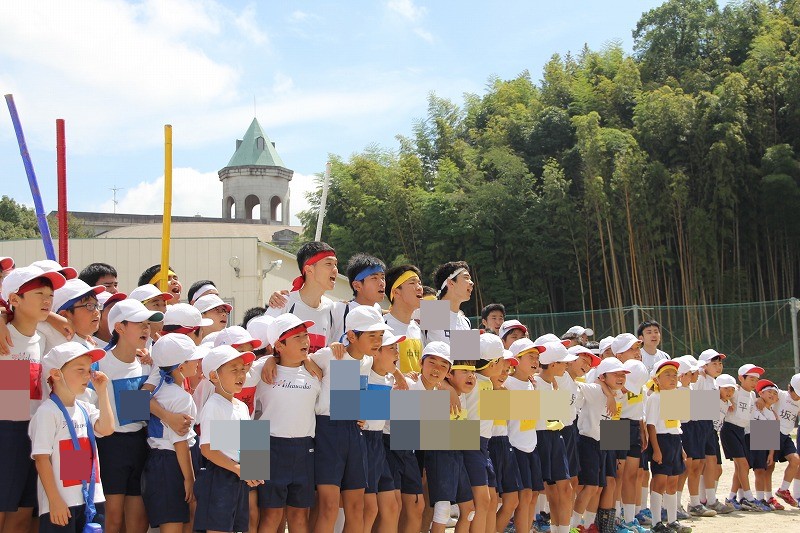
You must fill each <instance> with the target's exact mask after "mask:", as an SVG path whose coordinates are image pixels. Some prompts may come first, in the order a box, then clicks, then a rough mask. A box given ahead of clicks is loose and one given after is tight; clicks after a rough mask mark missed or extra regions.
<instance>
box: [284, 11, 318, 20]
mask: <svg viewBox="0 0 800 533" xmlns="http://www.w3.org/2000/svg"><path fill="white" fill-rule="evenodd" d="M312 17H313V15H311V14H310V13H306V12H305V11H300V10H299V9H298V10H297V11H292V14H291V15H289V21H290V22H305V21H307V20H309V19H310V18H312Z"/></svg>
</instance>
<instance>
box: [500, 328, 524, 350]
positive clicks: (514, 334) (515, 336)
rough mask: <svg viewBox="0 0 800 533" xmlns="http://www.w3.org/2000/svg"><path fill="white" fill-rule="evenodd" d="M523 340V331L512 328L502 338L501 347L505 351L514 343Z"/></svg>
mask: <svg viewBox="0 0 800 533" xmlns="http://www.w3.org/2000/svg"><path fill="white" fill-rule="evenodd" d="M524 338H525V331H524V330H523V329H522V328H514V329H512V330H511V331H509V332H508V333H506V336H505V337H503V346H504V347H505V349H506V350H508V347H509V346H511V345H512V344H513V343H514V341H516V340H519V339H524Z"/></svg>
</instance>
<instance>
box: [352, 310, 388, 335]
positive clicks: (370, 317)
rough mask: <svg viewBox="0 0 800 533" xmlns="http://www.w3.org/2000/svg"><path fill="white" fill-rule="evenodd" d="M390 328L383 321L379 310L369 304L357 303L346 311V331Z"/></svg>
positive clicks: (384, 329)
mask: <svg viewBox="0 0 800 533" xmlns="http://www.w3.org/2000/svg"><path fill="white" fill-rule="evenodd" d="M387 329H389V330H391V329H392V328H391V327H389V325H388V324H387V323H386V322H384V321H383V316H381V313H380V311H378V310H377V309H375V308H374V307H373V306H371V305H359V306H358V307H356V308H355V309H351V310H350V312H349V313H347V318H346V319H345V328H344V330H345V332H348V331H386V330H387Z"/></svg>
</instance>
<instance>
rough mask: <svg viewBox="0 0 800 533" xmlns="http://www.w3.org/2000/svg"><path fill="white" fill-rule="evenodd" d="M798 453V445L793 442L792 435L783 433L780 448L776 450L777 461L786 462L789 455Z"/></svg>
mask: <svg viewBox="0 0 800 533" xmlns="http://www.w3.org/2000/svg"><path fill="white" fill-rule="evenodd" d="M793 453H797V447H796V446H795V444H794V442H792V437H790V436H789V435H784V434H783V433H781V442H780V450H775V462H780V463H785V462H786V461H788V459H787V458H786V456H787V455H792V454H793Z"/></svg>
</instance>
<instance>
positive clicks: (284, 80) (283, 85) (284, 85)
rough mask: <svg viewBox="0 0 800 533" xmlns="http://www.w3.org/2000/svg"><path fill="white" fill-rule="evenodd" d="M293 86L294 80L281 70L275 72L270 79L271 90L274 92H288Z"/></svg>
mask: <svg viewBox="0 0 800 533" xmlns="http://www.w3.org/2000/svg"><path fill="white" fill-rule="evenodd" d="M292 88H294V81H292V78H291V76H287V75H286V74H284V73H283V72H276V73H275V76H273V81H272V92H274V93H276V94H280V93H285V92H289V91H291V90H292Z"/></svg>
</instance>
